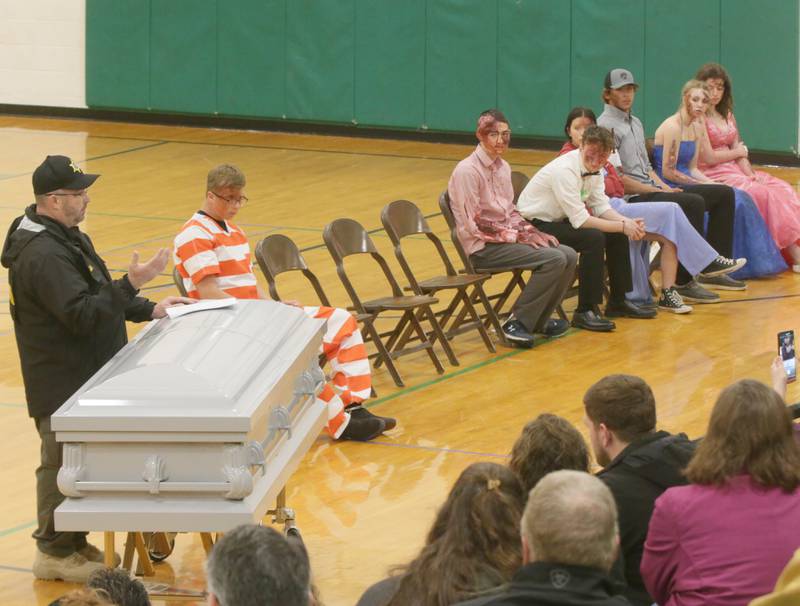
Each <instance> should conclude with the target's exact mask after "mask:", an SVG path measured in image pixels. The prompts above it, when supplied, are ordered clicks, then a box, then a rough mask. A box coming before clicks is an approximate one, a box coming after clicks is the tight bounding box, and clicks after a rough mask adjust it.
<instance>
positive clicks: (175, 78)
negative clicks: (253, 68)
mask: <svg viewBox="0 0 800 606" xmlns="http://www.w3.org/2000/svg"><path fill="white" fill-rule="evenodd" d="M150 6H151V30H150V106H151V107H152V108H153V109H156V110H165V111H174V112H190V113H203V114H211V113H214V112H215V111H216V109H217V3H216V0H151V4H150Z"/></svg>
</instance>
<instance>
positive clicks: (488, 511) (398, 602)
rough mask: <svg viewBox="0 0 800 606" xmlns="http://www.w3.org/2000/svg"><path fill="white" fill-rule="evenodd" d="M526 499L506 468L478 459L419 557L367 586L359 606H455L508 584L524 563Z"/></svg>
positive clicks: (451, 496) (450, 498) (455, 488)
mask: <svg viewBox="0 0 800 606" xmlns="http://www.w3.org/2000/svg"><path fill="white" fill-rule="evenodd" d="M525 499H526V494H525V492H524V491H523V489H522V486H521V484H520V482H519V480H518V479H517V477H516V475H515V474H514V472H512V471H511V470H510V469H508V468H507V467H506V466H504V465H498V464H497V463H473V464H472V465H470V466H469V467H467V468H466V469H465V470H464V471H463V472H461V475H460V476H459V477H458V479H457V480H456V483H455V484H454V485H453V488H452V489H451V490H450V494H449V495H448V497H447V500H446V501H445V503H444V505H442V507H441V509H440V510H439V513H438V514H437V515H436V519H435V520H434V522H433V526H432V527H431V529H430V531H429V532H428V537H427V539H426V541H425V546H424V547H423V548H422V551H420V553H419V555H418V556H417V557H416V558H414V559H413V560H412V561H411V562H410V563H408V564H407V565H405V566H401V567H399V568H397V569H396V570H395V571H394V574H393V575H392V576H390V577H389V578H387V579H384V580H383V581H380V582H378V583H376V584H375V585H373V586H372V587H370V588H369V589H367V591H366V592H365V593H364V595H363V596H361V599H360V600H359V601H358V606H408V605H410V604H414V606H449V605H450V604H454V603H456V602H459V601H462V600H466V599H469V598H471V597H474V596H476V595H479V594H480V593H482V592H484V591H487V590H490V589H493V588H495V587H498V586H499V585H502V584H504V583H507V582H508V581H509V580H510V579H511V577H512V575H513V574H514V572H515V571H516V570H517V569H518V568H519V567H520V565H521V564H522V556H521V554H520V549H519V541H520V538H519V537H520V518H521V517H522V511H523V509H524V508H525Z"/></svg>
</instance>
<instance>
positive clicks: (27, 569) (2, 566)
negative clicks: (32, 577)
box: [0, 564, 33, 574]
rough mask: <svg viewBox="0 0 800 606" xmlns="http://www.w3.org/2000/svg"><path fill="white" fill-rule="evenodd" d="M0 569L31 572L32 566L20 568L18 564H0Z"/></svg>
mask: <svg viewBox="0 0 800 606" xmlns="http://www.w3.org/2000/svg"><path fill="white" fill-rule="evenodd" d="M0 570H10V571H11V572H26V573H28V574H32V573H33V569H32V568H20V567H19V566H7V565H5V564H0Z"/></svg>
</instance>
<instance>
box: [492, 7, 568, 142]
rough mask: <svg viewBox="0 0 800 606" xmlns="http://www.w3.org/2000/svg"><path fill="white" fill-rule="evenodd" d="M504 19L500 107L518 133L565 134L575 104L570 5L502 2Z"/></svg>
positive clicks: (499, 67)
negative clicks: (571, 57) (571, 87)
mask: <svg viewBox="0 0 800 606" xmlns="http://www.w3.org/2000/svg"><path fill="white" fill-rule="evenodd" d="M499 18H500V23H499V28H498V30H499V32H500V36H499V39H498V41H497V49H498V61H497V105H498V106H499V107H501V108H502V109H503V111H504V112H505V114H506V117H507V118H508V119H509V120H511V129H512V130H513V131H514V132H515V133H521V134H522V133H537V134H540V135H546V136H553V137H558V136H560V133H561V128H562V126H563V123H564V118H565V116H566V114H567V111H568V110H569V107H570V105H569V101H570V97H569V89H570V78H569V73H570V29H571V24H570V21H571V10H570V3H569V2H560V3H553V2H552V1H551V0H535V1H530V0H529V1H527V2H501V3H500V16H499ZM533 66H536V67H535V68H534V67H533Z"/></svg>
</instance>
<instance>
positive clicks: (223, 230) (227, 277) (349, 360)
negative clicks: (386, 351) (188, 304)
mask: <svg viewBox="0 0 800 606" xmlns="http://www.w3.org/2000/svg"><path fill="white" fill-rule="evenodd" d="M245 184H246V179H245V176H244V173H242V171H240V170H239V169H238V168H236V167H235V166H231V165H230V164H222V165H220V166H217V167H215V168H212V169H211V171H209V173H208V178H207V180H206V196H205V200H204V201H203V207H202V209H201V210H198V211H197V212H196V213H195V214H194V216H193V217H192V218H191V219H189V220H188V221H187V222H186V223H185V224H184V226H183V228H181V231H180V233H179V234H178V235H177V236H175V249H174V252H173V256H174V261H175V267H177V268H178V271H179V273H180V275H181V278H183V284H184V287H185V289H186V292H187V293H188V294H189V296H190V297H194V298H196V299H224V298H226V297H235V298H237V299H266V298H268V297H267V296H266V294H264V292H263V291H262V290H261V288H260V287H259V286H258V284H257V282H256V276H255V274H254V273H253V268H252V263H251V261H250V247H249V245H248V243H247V236H245V233H244V231H242V229H241V228H239V227H238V226H236V225H235V224H234V223H233V222H232V220H233V218H234V217H235V216H236V214H237V213H238V212H239V209H240V208H242V207H243V206H244V205H245V203H246V202H247V196H245V195H244V187H245ZM288 304H291V305H295V306H297V307H300V304H299V303H297V302H295V301H291V302H288ZM303 311H304V312H305V313H306V314H307V315H308V316H310V317H312V318H323V319H325V320H327V323H326V329H325V334H324V335H323V340H322V351H323V353H324V354H325V356H326V357H327V359H328V361H329V362H330V365H331V371H332V374H333V377H332V385H331V383H327V384H326V385H325V387H324V389H323V391H322V393H320V395H319V398H320V399H322V400H323V401H324V402H327V404H328V427H327V429H328V433H330V435H331V436H332V437H333V438H334V439H348V440H371V439H373V438H376V437H377V436H379V435H380V434H381V433H382V432H383V431H384V430H387V429H392V428H393V427H394V426H395V420H394V419H392V418H389V417H378V416H375V415H373V414H372V413H370V412H369V411H368V410H367V409H366V408H364V407H362V406H361V402H363V401H364V400H365V399H367V398H368V397H369V396H370V394H371V391H372V377H371V373H370V367H369V360H368V358H367V351H366V349H365V347H364V340H363V338H362V336H361V331H360V330H359V329H358V324H357V323H356V320H355V318H354V317H353V315H352V314H351V313H350V312H348V311H347V310H344V309H338V308H333V307H303Z"/></svg>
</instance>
